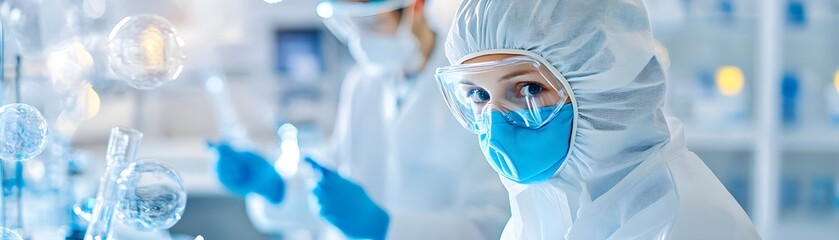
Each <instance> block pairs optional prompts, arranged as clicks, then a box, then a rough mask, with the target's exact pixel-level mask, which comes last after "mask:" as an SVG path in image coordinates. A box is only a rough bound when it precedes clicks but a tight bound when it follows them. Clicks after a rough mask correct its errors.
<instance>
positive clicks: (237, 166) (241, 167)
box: [207, 142, 285, 204]
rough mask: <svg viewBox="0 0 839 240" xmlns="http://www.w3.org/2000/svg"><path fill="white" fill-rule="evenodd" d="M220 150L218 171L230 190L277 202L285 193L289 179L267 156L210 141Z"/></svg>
mask: <svg viewBox="0 0 839 240" xmlns="http://www.w3.org/2000/svg"><path fill="white" fill-rule="evenodd" d="M207 145H208V146H209V147H210V148H212V149H214V150H216V152H217V153H218V161H217V163H216V174H217V175H218V178H219V181H220V182H221V184H222V185H224V187H225V188H227V190H229V191H231V192H233V193H234V194H236V195H239V196H242V197H244V196H245V195H247V194H248V193H251V192H254V193H257V194H259V195H262V196H263V197H265V198H266V199H268V201H269V202H271V203H274V204H277V203H280V202H281V201H282V200H283V197H284V195H285V182H283V179H282V177H280V174H278V173H277V172H276V171H274V166H271V164H270V163H268V161H267V160H265V158H263V157H262V156H260V155H258V154H256V153H253V152H247V151H244V152H240V151H236V150H235V149H233V147H232V146H230V145H229V144H227V143H219V144H214V143H209V142H208V144H207Z"/></svg>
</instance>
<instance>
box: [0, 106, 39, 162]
mask: <svg viewBox="0 0 839 240" xmlns="http://www.w3.org/2000/svg"><path fill="white" fill-rule="evenodd" d="M46 146H47V120H45V119H44V116H43V115H41V112H39V111H38V109H35V108H34V107H32V106H29V105H26V104H22V103H13V104H8V105H5V106H3V107H1V108H0V158H2V159H3V160H17V161H25V160H29V159H32V158H34V157H35V156H38V154H41V152H43V151H44V148H46Z"/></svg>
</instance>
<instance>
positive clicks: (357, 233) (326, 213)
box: [306, 157, 390, 239]
mask: <svg viewBox="0 0 839 240" xmlns="http://www.w3.org/2000/svg"><path fill="white" fill-rule="evenodd" d="M306 162H308V163H309V164H311V165H312V168H313V169H314V170H315V171H316V172H320V173H321V176H322V177H321V179H320V181H318V183H317V186H316V187H315V189H314V190H313V191H312V193H313V194H314V195H315V197H317V198H318V204H319V205H320V216H321V217H323V218H324V219H326V220H327V221H329V223H332V225H334V226H335V227H337V228H338V229H340V230H341V232H343V233H344V234H345V235H347V237H350V238H363V239H385V236H386V235H387V228H388V225H389V223H390V216H389V215H388V214H387V212H385V210H384V209H382V208H381V207H379V205H377V204H376V203H375V202H373V200H372V199H370V196H368V195H367V193H366V192H365V191H364V189H363V188H362V187H361V186H359V185H358V184H356V183H354V182H352V181H350V180H347V179H345V178H343V177H341V176H340V175H338V173H336V172H335V171H333V170H330V169H327V168H325V167H323V166H321V165H320V164H318V163H317V162H315V161H314V160H312V159H311V158H308V157H307V158H306Z"/></svg>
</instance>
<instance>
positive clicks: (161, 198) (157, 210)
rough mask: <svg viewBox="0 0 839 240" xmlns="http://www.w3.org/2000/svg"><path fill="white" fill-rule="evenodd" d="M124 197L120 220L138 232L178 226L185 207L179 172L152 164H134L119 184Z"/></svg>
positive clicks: (144, 161) (126, 169)
mask: <svg viewBox="0 0 839 240" xmlns="http://www.w3.org/2000/svg"><path fill="white" fill-rule="evenodd" d="M117 183H118V184H119V185H120V191H124V193H125V194H124V196H123V198H122V199H121V201H120V206H119V210H118V211H117V213H118V216H119V217H120V218H121V219H122V220H123V221H124V222H125V223H126V224H128V225H130V226H134V227H135V228H137V229H139V230H144V231H150V230H162V229H168V228H170V227H172V226H174V225H175V223H177V222H178V221H179V220H180V219H181V215H183V213H184V208H185V207H186V189H184V186H183V182H182V181H181V176H180V175H179V174H178V172H177V171H175V170H173V169H171V168H169V167H167V166H164V165H162V164H160V163H158V162H155V161H153V160H140V161H137V162H134V163H131V164H130V165H129V166H128V167H127V168H125V170H123V171H122V173H121V174H120V178H119V179H118V180H117Z"/></svg>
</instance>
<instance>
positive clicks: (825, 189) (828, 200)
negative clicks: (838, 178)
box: [809, 176, 835, 214]
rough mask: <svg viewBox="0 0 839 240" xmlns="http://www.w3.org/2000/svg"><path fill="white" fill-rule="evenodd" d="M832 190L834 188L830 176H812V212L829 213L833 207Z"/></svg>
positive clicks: (833, 194) (833, 190)
mask: <svg viewBox="0 0 839 240" xmlns="http://www.w3.org/2000/svg"><path fill="white" fill-rule="evenodd" d="M834 192H835V188H834V185H833V178H832V177H829V176H815V177H813V178H812V179H811V180H810V199H809V200H810V210H811V211H813V212H814V213H821V214H827V213H830V210H831V208H832V207H833V199H834V196H835V193H834Z"/></svg>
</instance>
